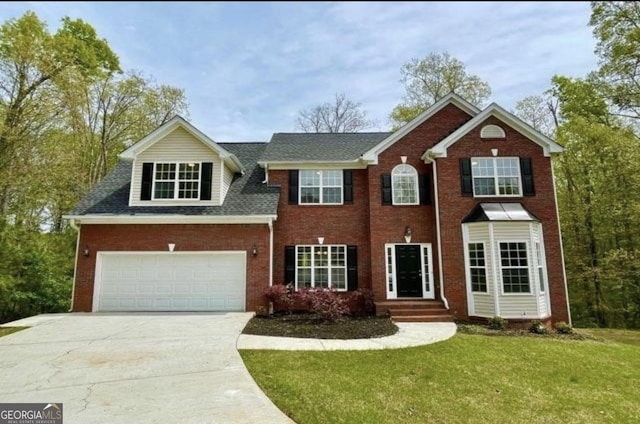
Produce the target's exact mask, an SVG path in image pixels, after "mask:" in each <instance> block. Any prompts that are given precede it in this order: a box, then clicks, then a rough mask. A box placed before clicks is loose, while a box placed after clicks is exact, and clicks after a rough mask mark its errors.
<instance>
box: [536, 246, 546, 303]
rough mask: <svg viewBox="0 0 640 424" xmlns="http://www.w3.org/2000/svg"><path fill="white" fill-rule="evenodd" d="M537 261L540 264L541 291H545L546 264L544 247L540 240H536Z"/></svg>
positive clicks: (539, 279)
mask: <svg viewBox="0 0 640 424" xmlns="http://www.w3.org/2000/svg"><path fill="white" fill-rule="evenodd" d="M536 261H537V265H538V267H537V268H538V282H539V283H540V293H544V287H545V283H546V281H545V278H544V265H543V261H542V248H541V247H540V242H536Z"/></svg>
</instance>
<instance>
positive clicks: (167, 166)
mask: <svg viewBox="0 0 640 424" xmlns="http://www.w3.org/2000/svg"><path fill="white" fill-rule="evenodd" d="M153 187H154V189H153V198H154V199H196V200H197V199H198V198H199V197H200V164H199V163H193V162H190V163H156V164H155V171H154V178H153ZM176 188H177V189H176Z"/></svg>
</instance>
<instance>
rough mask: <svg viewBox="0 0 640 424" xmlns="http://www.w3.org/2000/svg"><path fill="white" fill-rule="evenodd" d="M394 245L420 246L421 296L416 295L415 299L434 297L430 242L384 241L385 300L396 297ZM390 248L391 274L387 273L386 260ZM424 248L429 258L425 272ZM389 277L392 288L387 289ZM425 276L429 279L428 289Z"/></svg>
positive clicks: (387, 264)
mask: <svg viewBox="0 0 640 424" xmlns="http://www.w3.org/2000/svg"><path fill="white" fill-rule="evenodd" d="M396 246H419V247H420V267H421V269H420V275H421V276H422V285H421V290H422V297H416V298H415V299H435V287H434V286H435V282H434V281H433V280H434V279H433V250H432V248H431V243H385V245H384V265H385V275H386V278H387V279H386V281H385V285H386V287H385V291H386V293H387V300H390V299H398V282H397V280H396V272H397V267H396ZM389 248H391V249H392V254H391V261H392V263H391V267H392V269H393V274H389V262H388V259H389V257H388V249H389ZM425 249H426V251H427V255H428V260H429V269H428V272H426V273H425V261H424V253H425ZM389 277H391V281H392V285H393V289H392V290H391V291H390V290H389ZM427 277H428V279H429V290H426V289H425V286H426V284H427Z"/></svg>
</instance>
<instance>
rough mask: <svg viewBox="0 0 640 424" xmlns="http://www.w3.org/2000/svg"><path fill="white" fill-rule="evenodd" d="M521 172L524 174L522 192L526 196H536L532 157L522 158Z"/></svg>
mask: <svg viewBox="0 0 640 424" xmlns="http://www.w3.org/2000/svg"><path fill="white" fill-rule="evenodd" d="M520 173H521V174H522V194H524V195H525V196H535V194H536V189H535V187H534V186H533V167H532V166H531V158H520Z"/></svg>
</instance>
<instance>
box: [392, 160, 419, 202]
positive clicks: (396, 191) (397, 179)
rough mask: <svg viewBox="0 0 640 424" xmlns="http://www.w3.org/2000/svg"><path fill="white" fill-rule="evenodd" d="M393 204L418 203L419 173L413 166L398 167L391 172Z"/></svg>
mask: <svg viewBox="0 0 640 424" xmlns="http://www.w3.org/2000/svg"><path fill="white" fill-rule="evenodd" d="M391 185H392V192H393V203H394V204H396V205H402V204H416V203H418V173H417V172H416V170H415V168H414V167H413V166H411V165H398V166H396V167H395V168H393V171H392V172H391Z"/></svg>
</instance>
